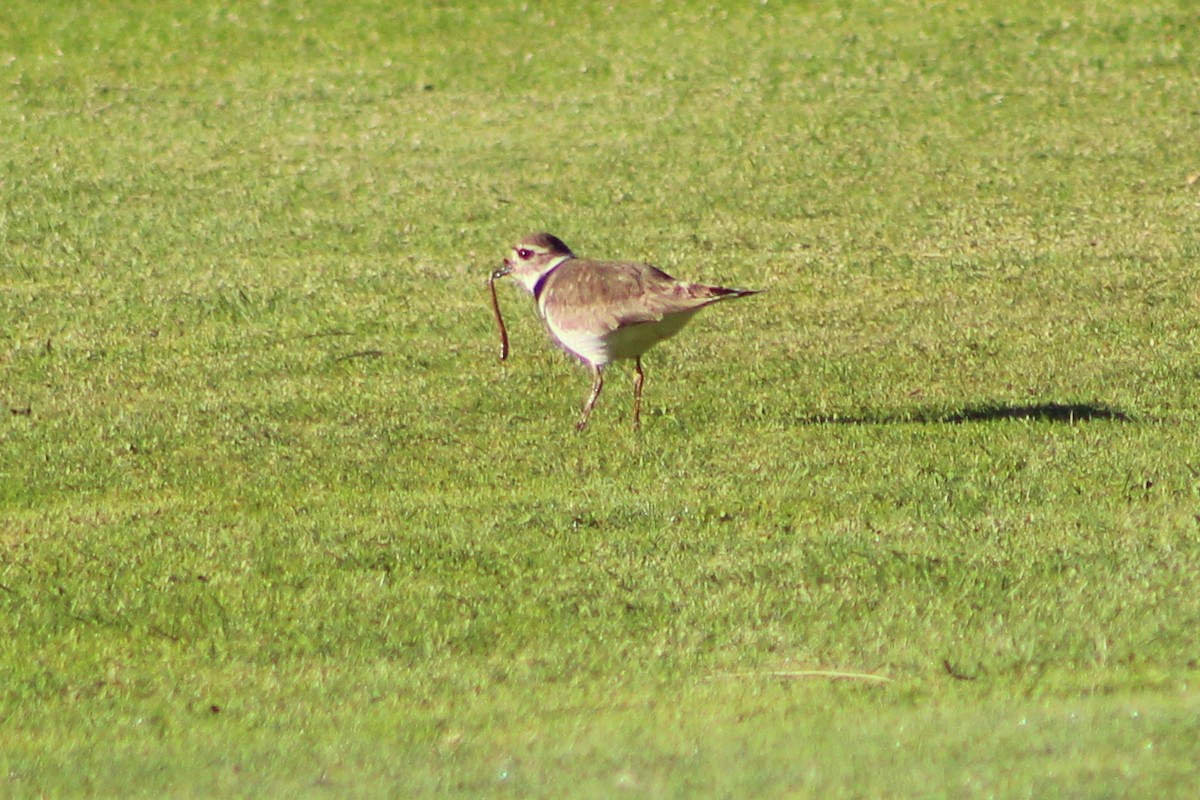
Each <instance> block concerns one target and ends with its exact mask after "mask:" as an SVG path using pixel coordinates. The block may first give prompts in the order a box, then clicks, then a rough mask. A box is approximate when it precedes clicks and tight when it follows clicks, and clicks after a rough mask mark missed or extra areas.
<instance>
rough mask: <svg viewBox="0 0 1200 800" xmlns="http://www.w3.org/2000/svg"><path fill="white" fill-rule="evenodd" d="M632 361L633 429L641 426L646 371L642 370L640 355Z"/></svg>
mask: <svg viewBox="0 0 1200 800" xmlns="http://www.w3.org/2000/svg"><path fill="white" fill-rule="evenodd" d="M633 363H634V371H635V375H634V378H633V429H634V430H635V431H636V430H639V429H640V428H641V427H642V384H643V383H645V382H646V373H644V372H642V357H641V356H638V357H637V360H636V361H634V362H633Z"/></svg>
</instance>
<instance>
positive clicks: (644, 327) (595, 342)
mask: <svg viewBox="0 0 1200 800" xmlns="http://www.w3.org/2000/svg"><path fill="white" fill-rule="evenodd" d="M697 311H699V309H698V308H697V309H692V310H690V311H684V312H680V313H678V314H671V315H670V316H667V317H665V318H663V319H661V320H659V321H658V322H641V323H638V324H636V325H626V326H623V327H620V328H617V329H616V330H614V331H610V332H608V333H594V332H591V331H581V330H578V329H563V328H560V327H559V326H557V325H555V324H554V319H553V318H552V317H551V318H547V320H546V324H547V327H548V328H549V329H550V333H551V334H552V335H553V336H554V338H555V340H556V341H557V342H558V343H559V345H560V346H561V347H562V348H563V349H564V350H566V351H567V352H569V353H571V354H572V355H574V356H576V357H577V358H580V359H582V360H583V361H586V362H587V363H589V364H595V365H597V366H601V367H602V366H605V365H606V364H608V363H610V362H612V361H618V360H620V359H623V358H637V357H638V356H640V355H642V354H643V353H645V352H646V351H647V350H649V349H650V348H651V347H653V346H654V345H655V344H658V343H659V342H661V341H662V340H663V339H668V338H670V337H672V336H674V335H675V334H677V333H679V331H680V330H681V329H682V328H683V326H684V325H686V324H687V323H688V320H690V319H691V318H692V317H693V316H694V315H695V313H696V312H697Z"/></svg>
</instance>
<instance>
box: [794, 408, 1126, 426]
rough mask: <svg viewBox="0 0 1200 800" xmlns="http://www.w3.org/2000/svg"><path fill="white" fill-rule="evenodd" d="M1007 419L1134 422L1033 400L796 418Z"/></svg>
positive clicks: (883, 421) (852, 421) (811, 421)
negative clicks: (1031, 401)
mask: <svg viewBox="0 0 1200 800" xmlns="http://www.w3.org/2000/svg"><path fill="white" fill-rule="evenodd" d="M1004 420H1035V421H1038V422H1059V423H1066V424H1068V425H1070V424H1074V423H1076V422H1094V421H1099V420H1109V421H1112V422H1134V421H1135V420H1134V418H1133V417H1132V416H1130V415H1129V414H1127V413H1125V412H1124V411H1121V410H1120V409H1116V408H1109V407H1108V406H1103V405H1098V404H1092V403H1031V404H1028V405H1008V404H1004V403H984V404H980V405H970V406H966V407H964V408H958V409H955V408H940V409H935V408H929V409H921V408H917V409H911V410H897V411H891V412H881V413H867V414H850V415H847V416H841V415H838V414H832V415H828V416H818V415H809V416H803V417H800V418H799V419H797V420H796V421H797V422H798V423H799V424H801V425H895V424H903V423H910V424H911V423H916V424H926V425H962V424H964V423H968V422H1001V421H1004Z"/></svg>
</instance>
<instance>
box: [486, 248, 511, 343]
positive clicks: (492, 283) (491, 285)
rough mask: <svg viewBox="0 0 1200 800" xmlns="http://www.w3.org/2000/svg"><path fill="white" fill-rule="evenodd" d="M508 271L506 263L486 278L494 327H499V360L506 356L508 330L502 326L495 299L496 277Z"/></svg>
mask: <svg viewBox="0 0 1200 800" xmlns="http://www.w3.org/2000/svg"><path fill="white" fill-rule="evenodd" d="M509 271H510V268H509V266H508V265H507V264H506V265H504V266H503V267H500V268H499V269H497V270H496V271H494V272H493V273H492V277H490V278H488V289H490V290H491V292H492V313H493V314H494V315H495V316H496V327H497V328H499V329H500V360H501V361H503V360H504V359H506V358H508V330H507V329H506V328H505V327H504V317H502V316H500V301H499V300H497V299H496V278H503V277H504V276H505V275H507V274H508V273H509Z"/></svg>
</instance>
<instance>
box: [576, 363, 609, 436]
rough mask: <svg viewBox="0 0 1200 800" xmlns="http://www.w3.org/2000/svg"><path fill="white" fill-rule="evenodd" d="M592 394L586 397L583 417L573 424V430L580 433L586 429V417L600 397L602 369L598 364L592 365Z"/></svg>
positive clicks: (602, 386)
mask: <svg viewBox="0 0 1200 800" xmlns="http://www.w3.org/2000/svg"><path fill="white" fill-rule="evenodd" d="M591 366H592V394H591V396H590V397H588V401H587V403H586V404H584V406H583V415H582V416H580V417H579V422H576V423H575V430H577V431H581V430H583V429H584V428H586V427H587V423H588V417H589V416H590V415H591V413H592V408H593V407H594V406H595V405H596V400H597V398H599V397H600V390H601V389H603V388H604V367H602V366H599V365H598V364H592V365H591Z"/></svg>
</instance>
